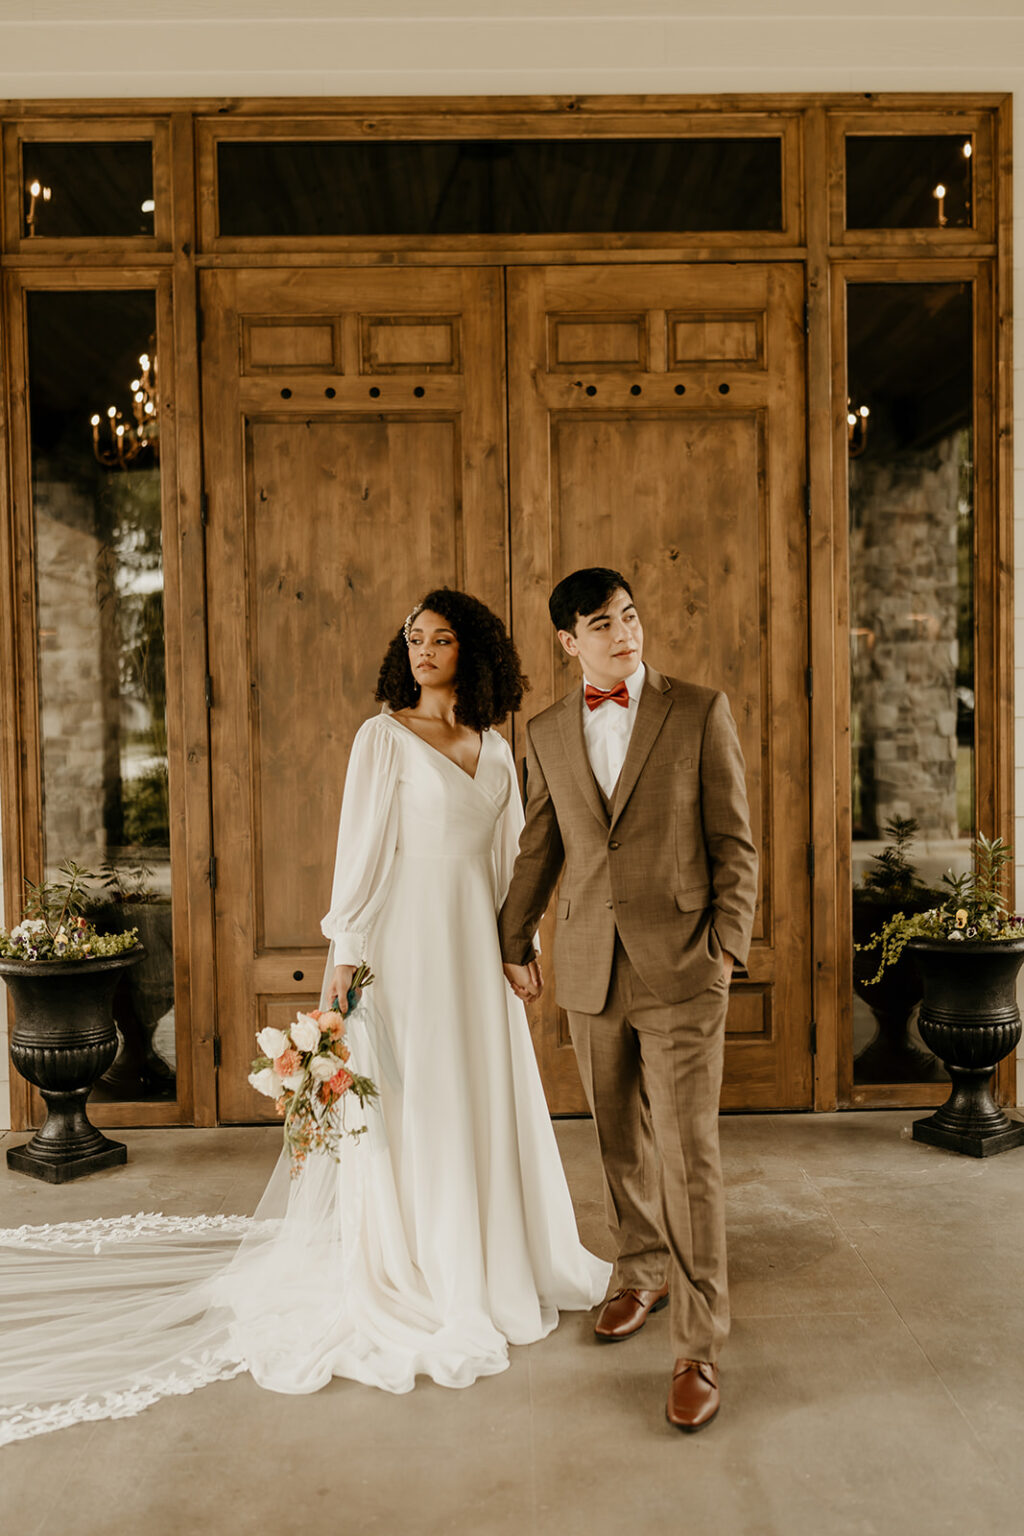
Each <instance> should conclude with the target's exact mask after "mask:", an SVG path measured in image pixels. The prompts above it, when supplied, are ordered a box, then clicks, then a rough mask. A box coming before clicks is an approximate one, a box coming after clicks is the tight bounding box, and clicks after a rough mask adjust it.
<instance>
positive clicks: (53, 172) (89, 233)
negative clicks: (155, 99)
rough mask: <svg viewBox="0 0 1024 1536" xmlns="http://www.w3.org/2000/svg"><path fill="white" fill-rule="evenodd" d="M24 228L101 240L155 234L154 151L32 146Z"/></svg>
mask: <svg viewBox="0 0 1024 1536" xmlns="http://www.w3.org/2000/svg"><path fill="white" fill-rule="evenodd" d="M22 164H23V166H24V173H25V175H24V180H25V189H24V190H25V228H24V233H25V235H27V236H28V237H29V238H31V237H32V236H33V235H39V236H43V235H45V236H48V237H49V238H51V239H55V238H64V237H69V236H70V237H71V238H78V239H87V238H90V237H91V238H93V239H95V238H97V237H99V236H103V235H151V234H152V233H153V212H154V202H153V146H152V144H151V143H150V142H149V140H148V139H143V140H138V141H137V140H112V141H110V142H108V143H92V144H52V143H44V142H31V141H30V142H27V143H26V144H25V145H24V146H23V151H22Z"/></svg>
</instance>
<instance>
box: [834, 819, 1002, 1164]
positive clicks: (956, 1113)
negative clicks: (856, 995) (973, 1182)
mask: <svg viewBox="0 0 1024 1536" xmlns="http://www.w3.org/2000/svg"><path fill="white" fill-rule="evenodd" d="M1012 859H1013V853H1012V850H1011V849H1010V848H1009V846H1008V845H1007V844H1006V843H1004V842H1003V840H1002V838H1000V837H997V838H987V837H985V836H984V834H980V835H979V836H978V838H977V839H976V840H975V843H974V868H973V869H972V870H971V871H970V872H969V873H967V874H963V875H954V874H953V872H952V870H950V871H948V872H947V873H946V874H945V875H944V876H943V884H944V886H945V888H946V895H945V897H944V899H943V901H941V902H940V903H939V904H938V905H937V906H933V907H930V908H929V909H928V910H926V911H924V912H912V913H910V914H909V915H908V914H907V913H905V912H897V913H896V914H895V915H894V916H893V917H891V918H889V919H888V921H887V922H885V923H884V924H883V925H882V927H881V928H880V929H879V930H878V932H877V933H876V934H875V935H874V937H873V938H872V939H871V940H869V941H868V942H867V943H866V944H864V945H861V946H860V949H861V952H862V953H869V952H871V951H873V950H877V951H879V964H878V968H877V971H876V972H875V975H874V977H873V978H872V980H871V984H872V985H873V984H876V983H877V982H878V981H879V980H880V979H881V978H882V977H883V976H884V974H885V972H886V971H887V970H889V969H891V968H892V967H893V966H895V965H897V964H898V963H899V961H900V959H901V957H902V956H903V954H904V952H905V951H909V953H910V955H911V957H912V958H913V960H914V963H915V964H916V966H917V968H918V971H919V973H920V976H921V983H922V990H923V993H924V996H923V999H922V1003H921V1013H920V1017H919V1019H918V1028H919V1030H920V1032H921V1038H922V1039H923V1040H924V1042H925V1044H926V1045H928V1046H930V1047H931V1049H932V1050H933V1051H934V1052H935V1054H936V1056H938V1057H939V1058H940V1060H942V1061H943V1062H944V1063H945V1066H946V1068H947V1070H948V1072H949V1075H950V1078H951V1079H952V1090H951V1092H950V1095H949V1098H948V1099H947V1100H946V1102H945V1104H943V1106H942V1107H941V1109H939V1110H937V1111H936V1113H935V1114H934V1115H929V1116H927V1118H925V1119H923V1120H917V1121H915V1122H914V1139H915V1141H926V1142H929V1143H931V1144H932V1145H933V1146H938V1147H948V1148H949V1149H951V1150H952V1151H955V1152H964V1153H967V1154H968V1155H969V1156H971V1157H990V1156H991V1155H992V1154H993V1153H996V1152H1006V1151H1009V1149H1010V1148H1011V1147H1017V1146H1021V1145H1024V1124H1021V1123H1020V1122H1019V1121H1016V1120H1011V1119H1010V1118H1009V1116H1008V1115H1006V1114H1005V1113H1004V1112H1003V1111H1002V1110H1001V1109H1000V1108H999V1107H998V1105H997V1104H996V1103H995V1101H994V1100H993V1098H992V1094H991V1090H990V1081H991V1077H992V1074H993V1072H994V1071H995V1068H996V1066H997V1064H998V1063H999V1062H1000V1061H1002V1059H1003V1057H1004V1056H1007V1055H1009V1053H1010V1051H1012V1050H1013V1049H1014V1047H1015V1046H1016V1044H1017V1042H1018V1040H1019V1039H1020V1037H1021V1019H1020V1012H1019V1010H1018V1008H1017V997H1016V982H1017V972H1018V971H1019V970H1020V967H1021V964H1022V963H1024V917H1018V916H1015V915H1013V914H1011V912H1010V910H1009V907H1008V906H1007V904H1006V900H1005V895H1004V888H1005V883H1006V876H1007V872H1008V868H1009V866H1010V864H1011V863H1012Z"/></svg>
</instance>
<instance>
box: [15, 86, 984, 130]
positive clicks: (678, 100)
mask: <svg viewBox="0 0 1024 1536" xmlns="http://www.w3.org/2000/svg"><path fill="white" fill-rule="evenodd" d="M1009 100H1010V94H1009V93H1008V92H1006V91H957V92H955V93H950V92H949V91H883V92H872V93H871V94H870V97H867V96H866V95H865V93H864V92H863V91H766V92H760V93H758V92H742V91H739V92H734V93H721V94H712V93H707V92H703V93H700V92H691V93H690V94H681V93H673V92H667V91H662V92H650V93H646V94H636V95H633V94H631V95H627V96H624V95H622V94H621V93H619V94H616V93H602V92H583V93H579V94H572V93H563V94H561V95H558V94H533V95H518V96H516V95H502V96H486V95H483V96H481V95H468V94H467V95H453V96H445V97H442V98H440V99H435V98H424V97H423V96H384V97H382V96H305V97H302V96H197V97H190V98H189V99H188V101H187V102H186V103H183V102H182V101H181V99H180V98H177V97H166V96H155V97H154V96H140V97H125V98H121V97H106V98H77V99H74V100H71V99H67V98H64V97H46V98H41V99H39V100H32V101H26V100H21V99H18V98H9V99H6V100H0V117H9V118H13V119H14V120H16V121H19V122H20V121H22V120H24V119H37V118H42V117H52V118H63V117H82V116H83V115H84V114H87V113H89V112H95V113H97V114H102V115H103V116H104V117H107V118H120V117H140V116H153V115H155V114H158V113H167V114H170V113H172V112H175V111H181V110H182V108H183V106H184V107H185V108H186V109H187V110H188V111H190V112H192V113H194V114H196V115H197V116H204V115H205V116H211V117H219V118H231V119H236V118H237V119H244V118H245V117H249V116H260V117H266V118H277V117H285V118H289V117H290V118H295V117H298V116H301V115H309V116H310V117H313V116H316V117H320V118H324V117H332V118H333V117H338V118H352V119H356V120H359V121H365V122H367V123H368V124H369V125H370V126H371V127H379V126H380V125H381V121H382V116H383V114H387V115H388V116H389V117H390V116H409V115H413V114H422V113H423V112H424V102H425V101H429V102H430V104H431V107H432V108H434V107H436V110H437V111H438V112H443V113H444V114H445V116H459V117H461V116H463V115H468V114H472V113H481V114H486V115H487V116H488V117H489V118H495V119H497V118H506V117H509V116H513V117H514V116H517V115H519V114H521V113H524V112H529V113H545V114H549V115H552V116H558V117H562V116H564V117H566V118H570V119H571V120H580V119H582V118H586V117H589V116H590V115H591V114H599V113H602V112H616V113H620V114H623V115H627V114H628V115H636V116H643V115H644V114H645V113H651V112H655V111H662V112H692V113H699V114H704V113H708V114H711V113H719V112H721V113H730V112H734V113H747V112H797V111H801V110H803V109H805V108H807V107H811V106H824V107H828V108H833V109H835V110H837V111H838V110H844V109H845V110H847V111H851V112H852V111H861V112H878V113H884V112H929V111H930V112H943V111H948V110H949V105H950V102H951V101H953V102H955V104H956V106H957V108H959V109H960V110H961V111H983V110H986V109H988V110H993V109H996V108H999V107H1001V106H1002V105H1003V104H1004V103H1005V102H1008V101H1009Z"/></svg>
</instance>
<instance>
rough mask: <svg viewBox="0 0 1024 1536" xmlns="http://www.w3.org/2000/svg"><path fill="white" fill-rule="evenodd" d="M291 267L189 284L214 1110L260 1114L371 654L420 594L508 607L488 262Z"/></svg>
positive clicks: (316, 925) (361, 713)
mask: <svg viewBox="0 0 1024 1536" xmlns="http://www.w3.org/2000/svg"><path fill="white" fill-rule="evenodd" d="M304 277H305V281H302V282H299V281H297V280H296V279H297V275H296V274H295V273H294V272H289V273H281V274H278V275H275V274H267V273H260V272H221V273H206V274H204V279H203V292H202V299H203V305H204V313H205V316H206V346H205V351H204V398H205V400H206V468H207V478H208V483H209V485H210V487H211V492H212V494H211V498H210V502H211V504H210V527H209V581H210V595H211V604H210V608H211V630H210V670H211V674H212V678H213V711H212V716H211V741H212V747H213V784H214V833H215V847H216V853H217V883H216V891H215V897H214V900H215V912H216V919H217V936H218V1018H219V1033H220V1042H221V1067H220V1073H219V1079H218V1104H219V1118H220V1119H221V1120H223V1121H239V1120H250V1121H251V1120H257V1119H266V1118H270V1116H268V1113H267V1111H268V1109H269V1105H268V1103H267V1101H266V1100H264V1099H260V1098H259V1097H258V1096H257V1095H256V1094H255V1093H253V1092H252V1090H251V1089H250V1088H249V1087H248V1085H247V1083H246V1081H245V1077H246V1072H247V1069H248V1062H249V1060H250V1059H251V1057H252V1055H253V1042H252V1037H253V1034H254V1032H255V1030H257V1029H258V1028H260V1027H262V1026H263V1025H264V1024H266V1023H275V1024H278V1025H280V1024H281V1023H282V1022H287V1019H288V1017H292V1016H294V1010H295V1008H296V1007H298V1006H308V1005H309V1004H310V1003H311V1002H312V1001H313V1000H314V999H315V997H316V996H317V995H318V993H319V989H320V981H321V975H322V970H323V964H324V960H325V958H326V945H325V943H324V941H323V939H322V937H321V934H320V918H321V916H322V915H323V913H324V912H325V911H326V910H327V907H328V905H329V900H330V887H331V876H332V871H333V865H334V851H335V842H336V837H337V825H338V810H339V806H340V800H341V791H342V785H343V782H344V774H345V765H346V763H347V760H348V752H349V748H350V746H351V742H352V737H353V736H354V734H355V732H356V730H357V729H358V727H359V725H360V724H361V722H362V721H363V720H365V719H366V718H367V717H368V716H369V715H371V714H373V713H375V712H376V710H377V708H378V707H379V706H378V705H377V704H376V703H375V702H374V699H373V694H374V689H375V686H376V680H377V673H378V669H379V666H380V662H381V659H382V657H383V655H384V651H385V649H386V647H387V644H388V641H389V640H390V638H391V636H392V635H393V634H394V633H395V631H396V629H397V628H398V627H399V626H400V624H401V623H402V620H403V619H404V617H405V614H406V613H407V612H408V611H409V609H410V608H411V607H412V606H413V604H414V603H415V602H416V600H417V599H418V598H419V597H420V596H422V594H423V592H424V591H426V590H428V589H429V587H431V586H434V585H442V584H445V583H447V584H448V585H453V586H465V587H468V588H469V590H471V591H473V592H475V593H477V594H479V596H480V597H481V598H482V599H483V600H484V601H485V602H487V603H489V604H490V605H491V606H492V607H494V608H495V609H496V610H497V611H499V612H503V613H504V612H507V575H506V572H507V553H506V529H507V521H506V510H505V509H506V505H507V495H506V488H505V483H504V465H505V441H504V377H503V365H504V353H503V329H504V317H503V288H502V276H501V273H500V272H498V273H496V272H493V271H486V270H474V271H467V272H461V271H451V270H448V269H444V270H440V271H438V272H436V273H430V274H428V275H425V274H418V273H415V272H398V273H393V274H380V273H360V272H346V273H342V274H336V273H324V272H316V273H308V274H304ZM432 310H433V311H436V313H432ZM364 341H365V342H366V345H363V342H364ZM453 365H454V367H455V368H456V369H457V370H458V371H457V372H453V371H452V370H453ZM329 366H333V368H334V372H333V373H332V372H326V373H325V372H324V369H325V367H329ZM389 370H390V373H389V372H388V371H389ZM383 375H387V376H383ZM392 375H393V376H392ZM375 380H379V382H374V381H375Z"/></svg>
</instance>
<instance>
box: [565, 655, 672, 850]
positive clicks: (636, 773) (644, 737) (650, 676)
mask: <svg viewBox="0 0 1024 1536" xmlns="http://www.w3.org/2000/svg"><path fill="white" fill-rule="evenodd" d="M668 688H669V685H668V683H667V682H666V681H665V679H664V678H663V677H662V675H661V673H660V672H655V670H654V668H653V667H648V668H647V676H646V678H645V679H644V686H643V691H642V693H641V694H640V702H639V704H638V705H637V707H636V724H635V725H634V727H633V734H632V736H631V737H630V738H629V748H628V750H627V752H626V761H625V762H624V763H623V765H622V772H621V773H620V774H619V782H618V785H617V787H616V791H615V807H614V809H613V811H612V823H611V824H612V826H613V827H614V825H615V823H616V822H617V821H618V819H619V817H620V816H621V815H622V813H623V811H624V810H625V809H626V804H627V802H628V800H629V797H630V795H631V794H632V793H633V790H634V789H635V787H636V781H637V779H638V778H639V777H640V771H641V769H642V768H643V766H644V763H646V761H647V759H648V756H649V755H650V751H651V748H652V747H653V746H654V743H655V742H656V741H657V739H658V732H659V731H660V730H661V728H662V726H663V725H664V723H665V716H666V715H667V714H668V712H669V710H670V709H671V708H672V701H671V700H670V699H669V698H668V697H667V694H668ZM582 735H583V727H582V725H581V726H580V737H581V738H582ZM585 760H586V759H585V758H584V761H585ZM591 777H593V775H591Z"/></svg>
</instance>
